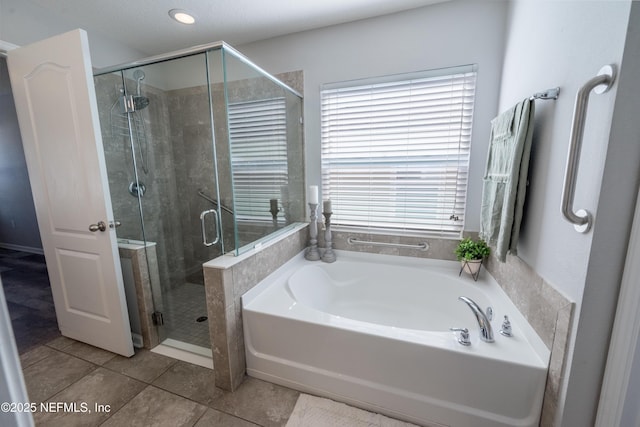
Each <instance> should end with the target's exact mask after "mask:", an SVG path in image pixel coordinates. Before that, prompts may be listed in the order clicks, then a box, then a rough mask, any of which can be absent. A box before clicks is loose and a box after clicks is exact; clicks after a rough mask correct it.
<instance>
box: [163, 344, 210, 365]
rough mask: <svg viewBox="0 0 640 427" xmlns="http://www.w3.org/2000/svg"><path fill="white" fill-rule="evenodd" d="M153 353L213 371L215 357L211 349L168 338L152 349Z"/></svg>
mask: <svg viewBox="0 0 640 427" xmlns="http://www.w3.org/2000/svg"><path fill="white" fill-rule="evenodd" d="M151 351H152V352H154V353H157V354H161V355H163V356H168V357H173V358H174V359H178V360H182V361H184V362H188V363H193V364H194V365H198V366H202V367H205V368H209V369H213V355H212V353H211V349H210V348H205V347H200V346H198V345H193V344H189V343H186V342H182V341H178V340H174V339H172V338H167V339H166V340H164V341H162V342H161V343H160V344H158V345H157V346H156V347H154V348H152V349H151Z"/></svg>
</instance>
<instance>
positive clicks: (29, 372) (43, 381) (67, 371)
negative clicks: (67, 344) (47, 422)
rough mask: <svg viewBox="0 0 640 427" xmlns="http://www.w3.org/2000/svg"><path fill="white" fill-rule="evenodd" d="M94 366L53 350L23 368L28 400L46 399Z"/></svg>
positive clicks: (94, 367) (40, 400) (37, 401)
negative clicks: (51, 352) (48, 354)
mask: <svg viewBox="0 0 640 427" xmlns="http://www.w3.org/2000/svg"><path fill="white" fill-rule="evenodd" d="M96 367H97V366H96V365H94V364H93V363H89V362H87V361H85V360H81V359H78V358H77V357H73V356H70V355H68V354H64V353H61V352H59V351H55V350H54V353H53V354H51V355H50V356H48V357H46V358H44V359H42V360H40V361H39V362H36V363H34V364H32V365H31V366H29V367H28V368H26V369H24V370H23V373H24V381H25V384H26V386H27V393H28V395H29V401H30V402H36V403H39V402H44V401H46V400H47V399H49V398H50V397H51V396H53V395H54V394H56V393H58V392H59V391H61V390H63V389H64V388H66V387H67V386H69V385H71V384H73V383H74V382H76V381H77V380H79V379H80V378H82V377H83V376H85V375H86V374H88V373H89V372H91V371H93V370H94V369H96Z"/></svg>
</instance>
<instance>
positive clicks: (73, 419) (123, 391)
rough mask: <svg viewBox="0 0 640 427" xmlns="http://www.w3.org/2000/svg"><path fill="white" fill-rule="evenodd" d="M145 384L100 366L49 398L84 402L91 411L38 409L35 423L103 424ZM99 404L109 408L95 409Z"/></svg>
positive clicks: (66, 426)
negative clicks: (44, 410)
mask: <svg viewBox="0 0 640 427" xmlns="http://www.w3.org/2000/svg"><path fill="white" fill-rule="evenodd" d="M145 387H146V385H145V384H144V383H141V382H139V381H136V380H134V379H132V378H129V377H126V376H124V375H120V374H118V373H116V372H113V371H109V370H107V369H104V368H98V369H96V370H95V371H93V372H91V373H90V374H89V375H86V376H85V377H83V378H82V379H80V380H79V381H78V382H76V383H74V384H72V385H71V386H69V387H68V388H66V389H65V390H63V391H61V392H60V393H58V394H56V395H55V396H53V397H52V398H51V399H49V402H65V403H71V402H76V403H77V404H78V408H81V406H80V405H81V403H82V402H84V403H86V404H87V405H88V406H87V408H88V409H89V411H87V412H71V411H60V412H42V411H38V412H36V413H35V417H34V418H35V422H36V425H44V426H52V427H53V426H60V427H72V426H78V427H81V426H89V425H100V424H101V423H102V422H104V421H105V420H106V419H107V418H109V417H110V416H111V415H112V414H114V413H116V412H117V411H118V410H119V409H120V408H121V407H123V406H124V405H125V403H127V402H128V401H129V400H131V399H132V398H133V397H134V396H135V395H137V394H138V393H140V392H141V391H142V390H143V389H144V388H145ZM96 405H103V407H105V406H104V405H108V407H109V410H108V411H107V410H104V411H96Z"/></svg>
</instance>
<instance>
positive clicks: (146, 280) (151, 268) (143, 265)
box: [118, 245, 160, 349]
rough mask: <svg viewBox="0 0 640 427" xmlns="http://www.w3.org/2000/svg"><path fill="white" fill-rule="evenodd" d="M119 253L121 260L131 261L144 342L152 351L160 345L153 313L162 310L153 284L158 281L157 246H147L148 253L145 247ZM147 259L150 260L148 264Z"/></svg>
mask: <svg viewBox="0 0 640 427" xmlns="http://www.w3.org/2000/svg"><path fill="white" fill-rule="evenodd" d="M118 251H119V253H120V258H128V259H130V260H131V266H132V268H133V277H134V284H135V288H136V300H137V303H138V314H139V316H140V328H141V330H142V331H141V332H142V340H143V342H144V348H148V349H151V348H153V347H155V346H157V345H158V344H159V339H158V331H157V329H156V327H155V325H154V324H153V321H152V320H151V319H152V318H151V316H152V314H153V312H154V311H155V310H156V309H158V310H160V307H157V308H156V306H155V305H154V302H153V291H152V282H151V280H152V278H154V277H155V278H154V279H153V280H156V281H157V280H158V262H157V259H156V250H155V245H149V246H147V248H146V251H145V248H144V247H143V246H138V247H136V248H135V249H129V248H123V247H119V248H118ZM147 257H148V259H149V262H148V263H147ZM150 273H151V275H150Z"/></svg>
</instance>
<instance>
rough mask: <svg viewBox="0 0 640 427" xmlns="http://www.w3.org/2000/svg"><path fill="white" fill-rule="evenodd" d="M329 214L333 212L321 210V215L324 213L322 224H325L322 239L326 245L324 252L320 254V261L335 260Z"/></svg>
mask: <svg viewBox="0 0 640 427" xmlns="http://www.w3.org/2000/svg"><path fill="white" fill-rule="evenodd" d="M331 214H333V212H322V215H324V224H325V230H324V240H325V247H326V249H325V250H324V253H323V254H322V261H324V262H335V260H336V253H335V252H334V251H333V248H332V247H331V246H332V242H331Z"/></svg>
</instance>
